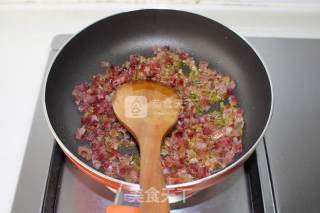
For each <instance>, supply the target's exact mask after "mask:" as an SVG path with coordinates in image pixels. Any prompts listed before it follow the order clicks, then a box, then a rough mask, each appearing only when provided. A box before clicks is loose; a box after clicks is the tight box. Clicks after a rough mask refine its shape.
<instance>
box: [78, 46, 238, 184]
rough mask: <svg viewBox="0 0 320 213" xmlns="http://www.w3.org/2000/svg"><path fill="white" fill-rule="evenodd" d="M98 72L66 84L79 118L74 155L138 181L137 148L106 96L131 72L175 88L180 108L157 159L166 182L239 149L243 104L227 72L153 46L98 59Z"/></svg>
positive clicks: (203, 170) (194, 174) (208, 168)
mask: <svg viewBox="0 0 320 213" xmlns="http://www.w3.org/2000/svg"><path fill="white" fill-rule="evenodd" d="M101 67H102V68H103V70H104V71H103V72H102V73H100V74H97V75H95V76H93V78H92V81H91V82H89V83H87V82H85V83H82V84H79V85H76V86H75V87H74V89H73V91H72V95H73V97H74V100H75V103H76V105H77V107H78V110H79V111H80V112H81V126H80V127H79V128H77V129H76V130H75V137H76V139H77V140H79V147H78V153H79V155H80V156H81V157H82V158H83V159H85V160H87V161H90V162H92V165H93V167H94V168H96V169H97V170H100V171H102V172H104V173H105V174H106V175H108V176H112V177H114V178H118V179H122V180H125V181H129V182H133V183H138V182H139V161H140V156H139V151H138V147H137V144H136V143H135V140H134V138H133V137H132V136H131V135H130V133H129V132H128V131H127V130H126V129H125V128H124V127H123V126H122V125H121V124H120V122H119V121H118V120H117V118H116V116H115V114H114V112H113V108H112V97H113V95H114V93H115V90H116V88H117V87H118V86H119V85H121V84H124V83H127V82H130V81H134V80H138V79H139V80H144V79H148V80H152V81H156V82H160V83H162V84H164V85H167V86H169V87H171V88H174V89H176V90H177V91H178V93H179V95H180V97H181V99H182V103H183V104H182V105H183V109H182V111H181V112H180V115H179V118H178V121H177V124H176V125H175V127H174V128H173V130H172V131H171V133H170V134H168V135H167V137H165V139H164V142H163V143H162V147H161V163H162V166H163V174H164V177H165V180H166V183H167V184H178V183H184V182H189V181H193V180H196V179H200V178H204V177H206V176H208V175H210V174H213V173H214V172H216V171H218V170H220V169H222V168H224V167H226V166H227V165H228V164H230V163H231V162H232V161H233V160H234V158H235V156H236V155H237V154H238V153H240V152H241V151H242V148H243V147H242V134H243V127H244V118H243V115H244V113H243V110H242V109H241V108H239V106H238V101H237V98H236V97H235V96H234V95H233V90H234V88H235V86H236V84H235V81H234V80H233V79H231V77H230V76H228V75H226V74H222V73H219V72H217V71H216V70H214V69H211V68H209V67H208V63H207V62H203V61H200V62H196V61H195V60H194V59H193V58H192V57H191V56H189V54H188V53H186V52H181V51H177V50H172V49H170V48H169V47H162V48H155V49H154V54H153V55H152V56H151V57H145V56H142V55H131V56H130V57H129V60H128V61H127V62H125V63H124V64H123V65H121V66H115V65H112V64H110V63H108V62H102V63H101Z"/></svg>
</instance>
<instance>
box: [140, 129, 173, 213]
mask: <svg viewBox="0 0 320 213" xmlns="http://www.w3.org/2000/svg"><path fill="white" fill-rule="evenodd" d="M161 137H162V136H159V135H158V136H157V135H152V134H151V135H150V134H148V135H145V136H144V137H143V138H139V141H140V144H141V145H142V144H143V146H140V152H141V159H140V187H141V189H142V194H141V195H142V197H141V198H142V199H141V204H140V210H141V213H151V212H152V213H153V212H154V213H168V212H170V206H169V203H168V197H167V191H166V185H165V181H164V177H163V168H162V166H161V161H160V146H154V145H152V144H154V143H156V144H161V140H162V138H161ZM143 140H145V141H143ZM155 140H156V141H155ZM149 144H150V146H149Z"/></svg>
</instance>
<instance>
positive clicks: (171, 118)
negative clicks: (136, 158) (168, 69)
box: [112, 80, 181, 213]
mask: <svg viewBox="0 0 320 213" xmlns="http://www.w3.org/2000/svg"><path fill="white" fill-rule="evenodd" d="M112 104H113V110H114V112H115V114H116V116H117V118H118V119H119V120H120V122H122V124H123V125H124V126H125V127H126V128H127V129H128V130H129V131H130V132H131V134H132V135H133V136H134V137H135V139H136V141H137V143H138V145H139V148H140V156H141V159H140V187H141V192H142V197H141V204H140V210H141V212H142V213H167V212H169V211H170V207H169V203H168V199H167V191H166V188H165V181H164V177H163V169H162V166H161V162H160V146H161V142H162V139H163V138H164V136H165V135H166V133H167V132H168V130H169V129H170V128H171V127H172V126H173V125H174V124H175V123H176V121H177V119H178V115H179V112H180V110H181V99H180V98H179V96H178V94H177V93H176V92H175V91H174V90H173V89H171V88H169V87H166V86H164V85H162V84H160V83H156V82H152V81H147V80H138V81H133V82H130V83H127V84H124V85H121V86H120V87H118V88H117V91H116V94H115V96H114V98H113V102H112Z"/></svg>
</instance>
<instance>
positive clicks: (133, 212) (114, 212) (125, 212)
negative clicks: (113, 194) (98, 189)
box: [106, 205, 140, 213]
mask: <svg viewBox="0 0 320 213" xmlns="http://www.w3.org/2000/svg"><path fill="white" fill-rule="evenodd" d="M106 213H140V209H139V208H138V207H132V206H119V205H112V206H108V207H107V208H106Z"/></svg>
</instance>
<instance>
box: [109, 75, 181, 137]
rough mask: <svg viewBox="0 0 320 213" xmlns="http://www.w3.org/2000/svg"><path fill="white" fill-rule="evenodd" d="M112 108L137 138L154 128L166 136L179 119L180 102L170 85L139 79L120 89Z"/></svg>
mask: <svg viewBox="0 0 320 213" xmlns="http://www.w3.org/2000/svg"><path fill="white" fill-rule="evenodd" d="M113 109H114V112H115V114H116V116H117V117H118V119H119V120H120V121H121V122H122V123H123V124H124V125H125V126H126V128H127V129H128V130H129V131H130V132H131V133H132V134H133V135H134V137H136V138H137V137H139V135H140V134H145V133H146V131H151V129H154V130H156V132H157V133H158V134H160V135H165V134H166V132H167V131H168V129H170V127H172V126H173V125H174V124H175V123H176V121H177V119H178V116H179V112H180V109H181V100H180V98H179V96H178V94H177V93H176V91H175V90H173V89H171V88H169V87H167V86H164V85H162V84H160V83H156V82H153V81H147V80H138V81H132V82H130V83H127V84H124V85H122V86H120V87H118V88H117V91H116V94H115V96H114V99H113ZM138 142H139V141H138Z"/></svg>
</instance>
